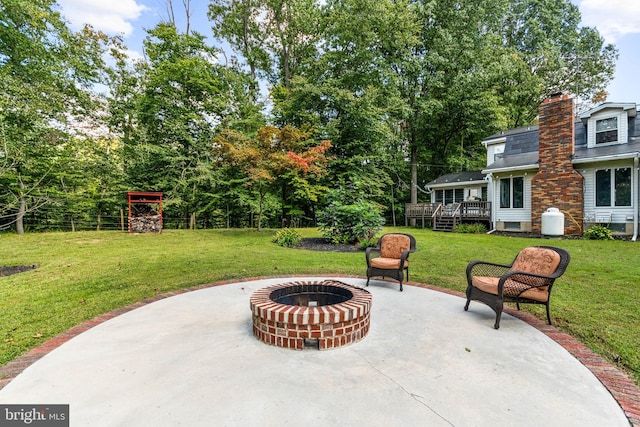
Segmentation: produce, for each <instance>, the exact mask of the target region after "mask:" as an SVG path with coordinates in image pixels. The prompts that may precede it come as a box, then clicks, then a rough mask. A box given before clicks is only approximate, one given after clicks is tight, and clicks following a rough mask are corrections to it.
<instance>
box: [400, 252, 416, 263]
mask: <svg viewBox="0 0 640 427" xmlns="http://www.w3.org/2000/svg"><path fill="white" fill-rule="evenodd" d="M411 252H413V251H412V250H411V249H408V250H406V251H402V255H401V256H400V265H401V266H403V265H404V263H405V261H407V260H408V259H409V255H410V254H411Z"/></svg>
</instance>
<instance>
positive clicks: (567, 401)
mask: <svg viewBox="0 0 640 427" xmlns="http://www.w3.org/2000/svg"><path fill="white" fill-rule="evenodd" d="M296 279H297V280H317V279H322V278H319V277H308V278H306V277H305V278H300V277H298V278H296ZM332 279H334V280H340V281H343V282H345V283H348V284H351V285H355V286H359V287H362V286H364V284H365V280H364V279H362V278H339V277H332ZM284 281H290V279H286V278H271V279H261V280H248V281H244V282H237V283H230V284H225V285H223V286H213V287H206V288H203V289H198V290H194V291H192V292H187V293H181V294H178V295H175V296H171V297H169V298H163V299H160V300H158V301H155V302H153V303H151V304H143V305H141V306H140V307H139V308H137V309H135V310H131V311H127V312H125V313H123V314H121V315H119V316H115V317H113V318H111V319H110V320H108V321H105V322H102V323H99V324H97V325H96V326H94V327H93V328H90V329H88V330H86V332H83V333H81V334H79V335H77V336H75V337H74V338H73V339H71V340H69V341H67V342H65V343H64V344H62V345H60V346H59V347H57V348H55V349H53V350H52V351H50V352H48V354H46V355H45V356H44V357H42V358H41V359H39V360H38V361H36V362H35V363H33V364H32V365H30V366H29V367H27V368H26V369H24V371H23V372H22V373H21V374H19V375H18V376H16V377H15V378H14V379H13V380H12V381H11V382H9V383H8V384H7V385H6V386H5V387H4V388H3V389H2V390H0V402H2V403H3V404H11V403H21V404H42V403H46V404H56V403H61V404H69V405H70V420H71V425H72V426H114V425H127V426H147V425H148V426H175V425H189V426H200V425H201V426H210V425H219V426H281V425H310V426H315V425H337V424H340V425H344V426H360V425H362V426H364V425H367V426H389V425H407V426H414V425H415V426H417V425H428V426H495V425H518V426H540V425H544V426H563V427H565V426H582V427H584V426H604V425H606V426H629V420H628V419H627V417H626V416H625V413H624V411H623V410H622V409H621V407H620V405H619V404H618V403H617V402H616V400H615V399H614V398H613V397H612V395H611V393H610V392H609V390H608V389H607V388H606V387H605V386H604V385H603V384H602V383H601V382H600V381H599V380H598V379H597V378H596V377H595V376H594V374H593V373H592V372H591V371H590V370H589V369H587V368H586V367H585V366H584V365H583V364H582V363H580V362H579V361H578V360H577V359H576V358H575V357H573V356H572V355H571V354H570V353H569V352H568V351H567V350H566V349H565V348H563V347H562V346H561V345H559V344H558V343H556V342H555V341H554V340H552V339H551V338H549V337H548V336H547V335H545V334H543V333H541V332H540V331H539V330H537V329H535V328H534V327H532V326H530V325H529V324H527V323H526V322H523V321H521V320H519V319H517V318H515V317H512V316H509V315H503V320H502V322H501V327H500V330H494V329H493V327H492V326H493V319H494V314H493V312H492V311H491V310H490V309H489V308H487V307H486V306H484V305H482V304H480V303H473V302H472V304H471V307H470V309H469V311H468V312H464V311H463V306H464V300H463V299H461V298H460V297H459V296H455V295H449V294H446V293H442V292H437V291H434V290H429V289H423V288H420V287H415V286H406V287H405V290H404V292H398V287H397V284H395V283H389V282H384V281H372V282H371V286H369V288H368V290H369V291H370V292H371V293H372V294H373V306H372V310H371V327H370V331H369V334H368V335H367V336H366V337H365V338H364V339H363V340H362V341H360V342H358V343H355V344H352V345H350V346H347V347H342V348H339V349H333V350H326V351H318V350H313V349H305V350H302V351H296V350H290V349H283V348H278V347H273V346H269V345H266V344H264V343H263V342H261V341H259V340H257V339H256V338H255V337H254V336H253V334H252V332H251V312H250V310H249V296H250V295H251V294H252V292H254V291H255V290H257V289H260V288H262V287H265V286H269V285H273V284H277V283H281V282H284Z"/></svg>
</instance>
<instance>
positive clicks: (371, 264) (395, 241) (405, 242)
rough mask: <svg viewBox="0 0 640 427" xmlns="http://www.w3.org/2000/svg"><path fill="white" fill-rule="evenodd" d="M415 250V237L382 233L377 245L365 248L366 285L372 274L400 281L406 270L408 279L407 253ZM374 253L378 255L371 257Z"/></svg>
mask: <svg viewBox="0 0 640 427" xmlns="http://www.w3.org/2000/svg"><path fill="white" fill-rule="evenodd" d="M415 250H416V239H415V238H414V237H413V236H412V235H410V234H404V233H390V234H384V235H382V237H380V239H378V246H377V247H375V248H367V251H366V257H367V286H369V279H370V278H371V277H374V276H382V277H391V278H393V279H395V280H397V281H399V282H400V291H402V281H403V280H404V272H405V271H406V272H407V280H409V254H410V253H411V252H413V251H415ZM374 253H379V254H380V256H378V257H373V255H374Z"/></svg>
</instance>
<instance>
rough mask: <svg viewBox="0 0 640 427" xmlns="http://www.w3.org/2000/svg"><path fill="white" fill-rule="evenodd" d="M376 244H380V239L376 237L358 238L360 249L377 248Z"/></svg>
mask: <svg viewBox="0 0 640 427" xmlns="http://www.w3.org/2000/svg"><path fill="white" fill-rule="evenodd" d="M376 246H378V239H376V238H371V239H365V238H362V239H360V240H358V247H359V248H360V249H367V248H375V247H376Z"/></svg>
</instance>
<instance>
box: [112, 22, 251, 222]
mask: <svg viewBox="0 0 640 427" xmlns="http://www.w3.org/2000/svg"><path fill="white" fill-rule="evenodd" d="M145 51H146V54H147V55H148V62H147V63H145V64H144V65H143V66H142V68H141V69H140V70H139V71H138V74H139V75H140V76H141V78H142V86H141V87H140V88H139V90H138V89H136V88H135V87H132V84H131V83H132V82H131V81H130V80H129V78H128V76H129V74H127V73H126V72H123V73H122V74H121V76H122V78H121V79H120V81H121V82H122V85H123V91H122V92H121V96H120V98H119V99H118V100H116V99H114V105H116V106H120V107H122V106H126V105H129V104H128V102H129V100H130V99H131V100H134V101H135V109H134V110H133V118H132V119H129V117H127V116H126V115H122V114H120V115H119V116H118V120H119V121H120V124H121V129H122V130H123V131H126V130H128V129H131V130H132V132H133V133H132V134H131V135H129V136H127V135H126V134H123V135H124V136H125V144H127V145H128V147H127V149H126V151H127V153H129V154H128V155H129V156H131V161H130V162H129V164H128V171H127V173H128V175H129V177H130V180H131V183H132V185H133V186H135V187H136V188H137V189H152V190H157V191H163V192H165V193H166V200H167V203H166V206H167V209H168V211H169V212H171V210H173V211H174V212H179V213H180V215H182V216H184V218H185V220H186V221H189V219H190V218H192V217H193V215H194V214H197V213H199V212H201V211H202V209H204V206H206V205H207V202H206V200H203V199H204V198H203V192H204V194H206V193H207V192H210V191H211V189H212V188H214V187H215V186H216V185H217V182H218V181H219V179H220V178H219V177H218V175H217V173H218V171H217V170H216V162H215V159H214V158H212V156H211V150H212V140H213V138H214V136H215V133H216V128H218V127H220V128H226V127H232V128H233V127H235V126H237V127H240V128H242V129H243V130H247V131H249V132H255V129H256V126H257V124H258V123H260V115H259V112H258V106H257V105H256V104H254V103H252V102H251V98H252V97H251V96H249V94H250V92H251V87H250V86H251V85H250V82H249V80H248V78H247V77H246V75H244V74H243V73H240V72H237V71H236V70H234V69H232V68H229V67H223V66H222V65H220V64H219V63H218V62H217V55H218V52H217V50H215V49H214V48H212V47H210V46H208V45H207V44H206V43H205V40H204V37H203V36H201V35H200V34H198V33H191V34H181V33H179V32H178V31H177V30H176V28H175V26H174V25H173V24H168V23H161V24H159V25H158V26H156V27H155V28H154V29H152V30H150V31H149V37H148V38H147V39H146V41H145ZM127 93H130V94H132V97H130V96H129V95H127ZM128 120H131V123H132V124H133V126H132V127H130V126H129V125H127V121H128Z"/></svg>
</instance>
